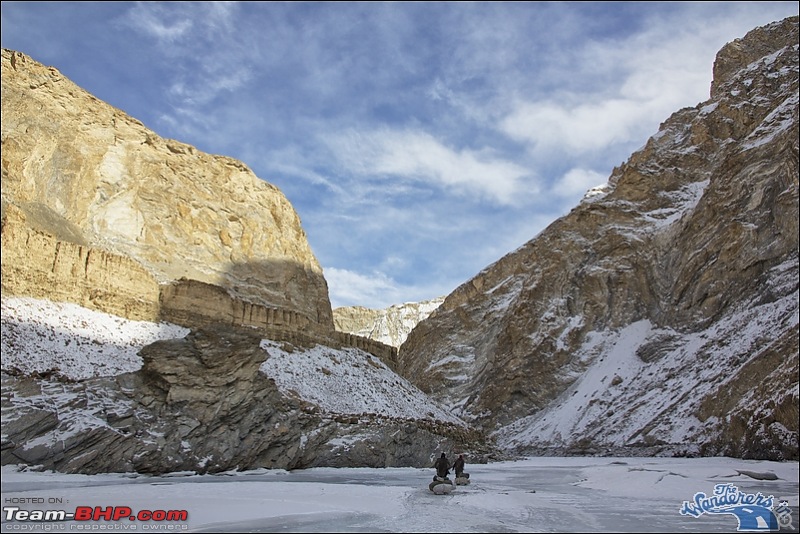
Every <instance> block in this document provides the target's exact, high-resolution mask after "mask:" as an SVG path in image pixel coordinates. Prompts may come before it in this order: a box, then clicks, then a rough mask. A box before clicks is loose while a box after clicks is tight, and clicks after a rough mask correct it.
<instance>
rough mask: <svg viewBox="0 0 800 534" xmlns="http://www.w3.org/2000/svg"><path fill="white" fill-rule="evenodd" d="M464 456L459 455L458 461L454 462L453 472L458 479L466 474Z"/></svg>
mask: <svg viewBox="0 0 800 534" xmlns="http://www.w3.org/2000/svg"><path fill="white" fill-rule="evenodd" d="M464 463H465V462H464V455H463V454H459V455H458V458H456V461H455V462H453V471H455V472H456V478H458V477H460V476H461V475H463V474H464Z"/></svg>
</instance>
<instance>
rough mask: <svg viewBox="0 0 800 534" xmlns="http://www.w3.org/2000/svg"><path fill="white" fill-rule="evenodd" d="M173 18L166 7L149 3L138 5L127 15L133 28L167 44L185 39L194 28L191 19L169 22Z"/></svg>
mask: <svg viewBox="0 0 800 534" xmlns="http://www.w3.org/2000/svg"><path fill="white" fill-rule="evenodd" d="M173 18H174V17H173V15H172V14H171V13H169V11H168V10H166V9H165V8H164V6H162V5H160V4H151V3H149V2H139V3H137V4H136V5H135V6H134V7H132V8H131V10H130V11H129V12H128V14H127V21H128V24H130V26H131V27H133V28H134V29H136V30H139V31H141V32H143V33H144V34H146V35H148V36H150V37H155V38H156V39H158V40H159V41H161V42H163V43H166V44H169V43H174V42H175V41H177V40H179V39H181V38H183V37H184V36H186V35H187V33H188V32H189V30H191V29H192V26H193V23H192V20H190V19H187V18H179V19H178V20H168V19H173Z"/></svg>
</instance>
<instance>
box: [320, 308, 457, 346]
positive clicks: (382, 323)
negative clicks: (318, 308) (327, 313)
mask: <svg viewBox="0 0 800 534" xmlns="http://www.w3.org/2000/svg"><path fill="white" fill-rule="evenodd" d="M443 301H444V297H440V298H436V299H432V300H426V301H422V302H406V303H404V304H395V305H393V306H389V307H388V308H385V309H382V310H376V309H372V308H365V307H363V306H343V307H340V308H334V310H333V324H334V326H335V327H336V330H339V331H341V332H349V333H351V334H355V335H358V336H363V337H366V338H369V339H374V340H376V341H380V342H381V343H385V344H387V345H390V346H392V347H398V348H399V347H400V345H402V344H403V342H404V341H405V340H406V338H407V337H408V334H409V333H410V332H411V331H412V330H413V329H414V327H415V326H417V324H418V323H419V322H420V321H422V320H423V319H425V318H427V317H428V316H429V315H430V314H431V313H432V312H433V310H435V309H436V308H438V307H439V305H440V304H441V303H442V302H443Z"/></svg>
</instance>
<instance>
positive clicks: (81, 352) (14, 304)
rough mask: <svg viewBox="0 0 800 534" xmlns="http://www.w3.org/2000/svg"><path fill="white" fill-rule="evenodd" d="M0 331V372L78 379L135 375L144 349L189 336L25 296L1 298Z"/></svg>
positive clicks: (168, 328)
mask: <svg viewBox="0 0 800 534" xmlns="http://www.w3.org/2000/svg"><path fill="white" fill-rule="evenodd" d="M2 327H3V334H2V341H1V342H0V343H1V344H2V345H1V346H2V354H3V370H11V369H17V370H19V371H21V372H22V373H24V374H30V373H33V372H45V371H51V370H53V369H57V370H58V371H60V372H61V374H63V375H64V376H66V377H68V378H72V379H76V380H79V379H83V378H91V377H97V376H115V375H118V374H122V373H126V372H130V371H136V370H138V369H140V368H141V367H142V359H141V357H139V355H138V352H139V350H140V349H141V348H142V347H144V346H145V345H149V344H150V343H153V342H155V341H158V340H161V339H174V338H180V337H183V336H185V335H186V334H187V333H188V332H189V330H188V329H186V328H183V327H180V326H176V325H173V324H168V323H152V322H147V321H131V320H128V319H123V318H121V317H117V316H115V315H110V314H107V313H102V312H98V311H93V310H90V309H87V308H84V307H82V306H78V305H77V304H71V303H66V302H52V301H49V300H40V299H33V298H25V297H13V298H6V297H3V298H2Z"/></svg>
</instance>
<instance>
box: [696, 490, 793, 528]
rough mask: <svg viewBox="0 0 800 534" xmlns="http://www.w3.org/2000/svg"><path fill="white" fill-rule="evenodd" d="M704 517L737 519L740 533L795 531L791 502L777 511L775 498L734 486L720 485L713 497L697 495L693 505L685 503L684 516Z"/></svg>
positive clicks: (780, 506) (782, 504)
mask: <svg viewBox="0 0 800 534" xmlns="http://www.w3.org/2000/svg"><path fill="white" fill-rule="evenodd" d="M703 514H731V515H734V516H736V519H737V520H738V521H739V526H738V527H737V528H736V530H737V531H739V532H765V531H766V532H770V531H773V532H774V531H778V530H780V529H781V527H786V528H792V512H791V509H790V508H789V504H788V502H781V503H780V505H779V506H778V507H777V508H775V498H774V497H773V496H772V495H770V496H769V497H765V496H764V495H763V494H762V493H761V492H758V493H742V492H741V491H739V488H737V487H736V486H734V485H733V484H717V485H716V486H714V494H713V495H711V496H707V495H706V494H705V493H703V492H697V493H695V494H694V499H692V500H691V501H683V505H682V506H681V515H690V516H692V517H700V516H701V515H703Z"/></svg>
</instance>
